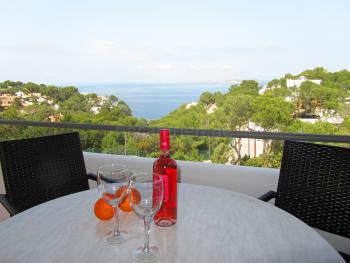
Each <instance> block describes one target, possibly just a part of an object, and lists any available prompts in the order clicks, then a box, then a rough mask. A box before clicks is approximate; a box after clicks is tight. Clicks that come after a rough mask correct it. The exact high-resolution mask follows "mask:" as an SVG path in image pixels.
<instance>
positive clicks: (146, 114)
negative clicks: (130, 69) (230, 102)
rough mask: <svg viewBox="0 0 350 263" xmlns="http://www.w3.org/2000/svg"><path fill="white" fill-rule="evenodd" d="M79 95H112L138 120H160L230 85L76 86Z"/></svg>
mask: <svg viewBox="0 0 350 263" xmlns="http://www.w3.org/2000/svg"><path fill="white" fill-rule="evenodd" d="M74 86H76V87H78V88H79V91H80V92H81V93H96V94H98V95H115V96H116V97H118V98H119V99H120V100H124V101H125V102H126V103H127V104H128V105H129V107H130V108H131V110H132V114H133V115H134V116H136V117H138V118H145V119H148V120H154V119H159V118H161V117H164V116H166V115H168V114H169V113H170V112H171V111H174V110H176V109H177V108H179V107H180V106H181V105H183V104H187V103H190V102H192V101H198V100H199V96H200V95H201V94H202V93H203V92H204V91H209V92H216V91H221V92H222V93H226V92H227V91H228V89H229V87H230V85H229V84H208V83H204V84H201V83H198V84H194V83H187V84H184V83H181V84H134V83H133V84H130V83H127V84H123V83H115V84H75V85H74Z"/></svg>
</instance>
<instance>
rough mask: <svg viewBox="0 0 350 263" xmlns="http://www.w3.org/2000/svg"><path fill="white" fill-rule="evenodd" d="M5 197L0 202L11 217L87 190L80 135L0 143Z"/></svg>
mask: <svg viewBox="0 0 350 263" xmlns="http://www.w3.org/2000/svg"><path fill="white" fill-rule="evenodd" d="M0 161H1V169H2V174H3V178H4V184H5V190H6V195H4V194H1V195H0V202H1V203H2V204H3V206H4V207H5V208H6V209H7V211H8V212H9V213H10V216H13V215H15V214H17V213H19V212H22V211H24V210H26V209H29V208H31V207H33V206H35V205H38V204H41V203H43V202H46V201H49V200H52V199H54V198H58V197H61V196H64V195H68V194H72V193H76V192H79V191H84V190H88V189H89V184H88V179H92V180H95V181H96V175H95V174H87V173H86V168H85V163H84V158H83V154H82V150H81V145H80V139H79V133H78V132H73V133H65V134H59V135H52V136H44V137H39V138H31V139H23V140H14V141H4V142H0Z"/></svg>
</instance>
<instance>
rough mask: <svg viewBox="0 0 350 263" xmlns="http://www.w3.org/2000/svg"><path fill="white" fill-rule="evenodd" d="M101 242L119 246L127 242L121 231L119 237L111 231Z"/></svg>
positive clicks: (125, 235)
mask: <svg viewBox="0 0 350 263" xmlns="http://www.w3.org/2000/svg"><path fill="white" fill-rule="evenodd" d="M103 240H104V241H105V242H107V243H109V244H120V243H124V242H125V241H126V240H128V235H127V233H126V232H123V231H120V232H119V235H117V234H116V233H114V232H113V231H111V232H108V233H107V234H106V235H105V236H104V237H103Z"/></svg>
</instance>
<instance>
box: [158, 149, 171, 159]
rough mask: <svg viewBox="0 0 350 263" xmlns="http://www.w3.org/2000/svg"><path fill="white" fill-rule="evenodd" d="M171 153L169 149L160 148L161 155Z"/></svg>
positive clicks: (164, 155)
mask: <svg viewBox="0 0 350 263" xmlns="http://www.w3.org/2000/svg"><path fill="white" fill-rule="evenodd" d="M169 155H170V153H169V149H168V150H164V149H160V156H162V157H168V156H169Z"/></svg>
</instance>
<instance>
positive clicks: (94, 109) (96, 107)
mask: <svg viewBox="0 0 350 263" xmlns="http://www.w3.org/2000/svg"><path fill="white" fill-rule="evenodd" d="M90 111H91V112H92V113H93V114H97V113H99V112H100V111H101V107H100V106H95V107H91V109H90Z"/></svg>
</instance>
